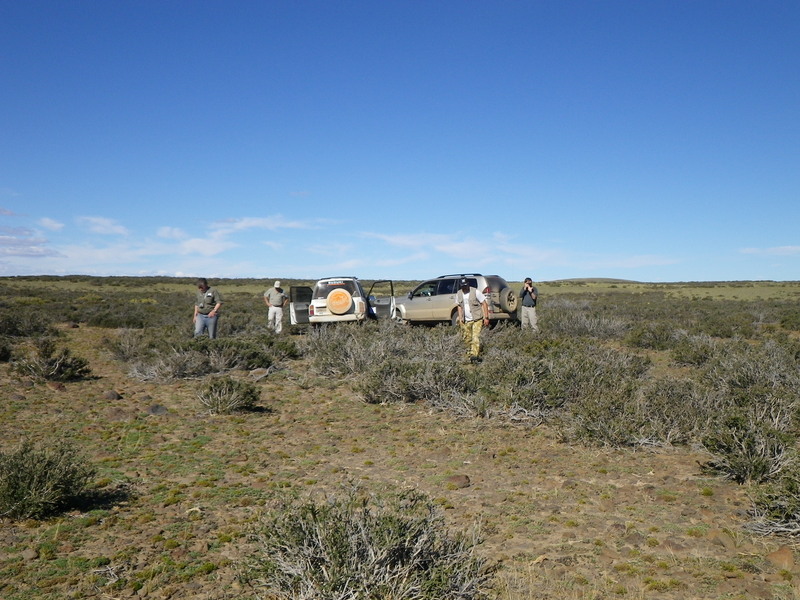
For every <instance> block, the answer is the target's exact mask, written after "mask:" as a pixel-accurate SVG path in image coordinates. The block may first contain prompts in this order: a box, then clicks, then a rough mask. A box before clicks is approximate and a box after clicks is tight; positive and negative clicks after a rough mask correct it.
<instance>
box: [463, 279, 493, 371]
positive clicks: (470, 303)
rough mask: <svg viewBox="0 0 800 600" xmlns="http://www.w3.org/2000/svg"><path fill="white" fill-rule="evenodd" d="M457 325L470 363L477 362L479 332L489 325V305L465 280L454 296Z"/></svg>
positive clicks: (479, 345) (479, 348)
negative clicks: (456, 307) (456, 308)
mask: <svg viewBox="0 0 800 600" xmlns="http://www.w3.org/2000/svg"><path fill="white" fill-rule="evenodd" d="M456 305H457V306H458V324H459V327H461V335H462V337H463V338H464V343H465V344H466V345H467V356H468V357H469V360H470V362H478V361H479V360H480V358H479V355H480V353H481V331H482V330H483V326H484V325H488V324H489V304H488V303H487V301H486V296H484V294H483V292H481V291H480V290H479V289H477V288H474V287H470V285H469V281H468V280H467V279H466V278H462V279H461V289H460V290H458V293H457V294H456Z"/></svg>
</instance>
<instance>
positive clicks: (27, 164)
mask: <svg viewBox="0 0 800 600" xmlns="http://www.w3.org/2000/svg"><path fill="white" fill-rule="evenodd" d="M0 82H1V83H2V88H1V89H2V93H0V275H38V274H56V275H60V274H90V275H172V276H187V277H188V276H191V277H194V276H206V277H258V278H260V277H265V278H277V277H281V278H316V277H323V276H330V275H342V274H348V275H357V276H359V277H363V278H384V277H385V278H394V279H425V278H428V277H431V276H436V275H440V274H443V273H455V272H467V271H469V272H472V271H478V272H483V273H497V274H500V275H502V276H504V277H506V278H507V279H509V280H516V281H519V280H521V279H522V278H523V277H525V276H532V277H533V278H534V279H536V280H540V281H549V280H556V279H564V278H572V277H616V278H623V279H634V280H640V281H709V280H747V279H775V280H798V279H800V275H799V274H800V227H798V225H800V2H797V1H796V0H786V1H774V0H753V1H748V2H743V1H740V0H724V1H702V0H693V1H688V0H686V1H684V0H663V1H662V0H637V1H623V0H608V1H599V0H596V1H584V0H574V1H572V0H564V1H561V0H559V1H556V0H552V1H529V2H521V1H506V0H501V1H499V2H498V1H491V2H489V1H486V2H482V1H466V2H465V1H462V0H459V1H455V0H453V1H431V0H425V1H414V0H409V1H402V2H400V1H393V0H386V1H379V2H376V1H373V0H370V1H355V0H354V1H347V0H343V1H341V2H338V1H337V2H328V1H321V0H320V1H314V2H311V1H304V0H297V1H294V0H293V1H289V0H282V1H277V0H274V1H273V0H259V1H250V0H248V1H235V2H222V1H208V0H206V1H203V0H192V1H180V0H158V1H155V0H136V1H129V0H115V1H113V2H107V1H105V0H91V1H88V0H70V1H69V2H64V1H62V0H58V1H42V0H25V1H24V2H22V1H19V0H0Z"/></svg>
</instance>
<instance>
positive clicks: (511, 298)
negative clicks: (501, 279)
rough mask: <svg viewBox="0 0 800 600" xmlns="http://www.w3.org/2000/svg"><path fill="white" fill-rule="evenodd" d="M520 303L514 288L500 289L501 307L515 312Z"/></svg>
mask: <svg viewBox="0 0 800 600" xmlns="http://www.w3.org/2000/svg"><path fill="white" fill-rule="evenodd" d="M518 304H519V298H517V295H516V294H515V293H514V290H512V289H511V288H509V287H507V288H503V289H502V290H500V308H502V309H503V310H504V311H506V312H510V313H513V312H516V311H517V305H518Z"/></svg>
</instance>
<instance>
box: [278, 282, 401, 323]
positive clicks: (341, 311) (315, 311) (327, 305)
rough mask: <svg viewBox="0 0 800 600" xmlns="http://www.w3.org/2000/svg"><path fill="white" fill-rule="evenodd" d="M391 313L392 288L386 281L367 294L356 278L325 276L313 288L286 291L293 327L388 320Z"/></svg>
mask: <svg viewBox="0 0 800 600" xmlns="http://www.w3.org/2000/svg"><path fill="white" fill-rule="evenodd" d="M379 294H381V295H380V296H379ZM393 314H394V285H393V284H392V282H391V281H389V280H382V281H376V282H375V283H373V284H372V287H370V290H369V293H365V292H364V288H363V286H362V285H361V282H360V281H359V280H358V278H356V277H326V278H325V279H320V280H319V281H318V282H317V284H316V285H315V286H314V287H313V288H310V287H307V286H292V287H290V288H289V320H290V321H291V323H292V325H297V324H298V323H312V324H318V323H335V322H337V321H364V320H366V319H384V318H385V319H388V318H391V316H392V315H393Z"/></svg>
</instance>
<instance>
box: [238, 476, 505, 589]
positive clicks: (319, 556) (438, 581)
mask: <svg viewBox="0 0 800 600" xmlns="http://www.w3.org/2000/svg"><path fill="white" fill-rule="evenodd" d="M252 537H253V540H254V541H255V542H256V543H257V545H258V547H259V551H258V552H257V553H256V554H255V555H253V556H252V557H251V558H250V559H249V560H248V562H247V565H246V571H245V579H246V580H248V581H249V582H250V583H252V584H253V585H254V586H256V587H258V588H263V589H264V590H265V592H266V593H267V594H268V597H270V598H276V599H278V598H307V599H311V598H314V599H315V600H334V599H341V598H351V599H353V600H368V599H379V598H387V599H388V598H392V599H398V600H399V599H401V598H403V599H406V598H415V599H417V600H448V599H454V598H458V599H460V600H473V599H474V600H479V599H483V598H488V595H487V594H488V591H489V589H490V583H491V576H492V573H493V571H494V569H495V567H494V566H492V565H489V564H488V563H487V562H486V561H485V560H484V559H482V558H480V557H478V556H477V555H476V554H475V551H474V548H475V545H476V544H477V540H476V539H475V538H474V537H469V536H467V535H465V534H461V533H459V534H456V535H451V534H449V533H448V532H447V531H446V529H445V525H444V520H443V518H442V516H441V515H440V513H439V511H438V510H437V508H436V506H435V505H434V504H433V503H432V502H431V501H430V500H428V499H427V498H426V497H425V496H423V495H421V494H419V493H417V492H406V493H402V494H399V495H396V496H392V497H389V498H385V499H378V498H369V497H367V496H365V495H363V494H360V493H359V492H358V491H357V490H351V491H350V492H349V493H348V494H347V495H346V496H345V497H344V498H341V499H336V498H334V499H331V500H329V501H327V502H325V503H321V504H316V503H313V502H305V503H300V502H294V503H289V502H285V503H282V504H280V505H278V506H276V507H275V510H273V511H271V512H269V513H268V514H267V515H266V516H265V517H263V518H262V519H261V521H260V522H259V523H258V525H257V527H256V528H255V531H254V533H253V536H252Z"/></svg>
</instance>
